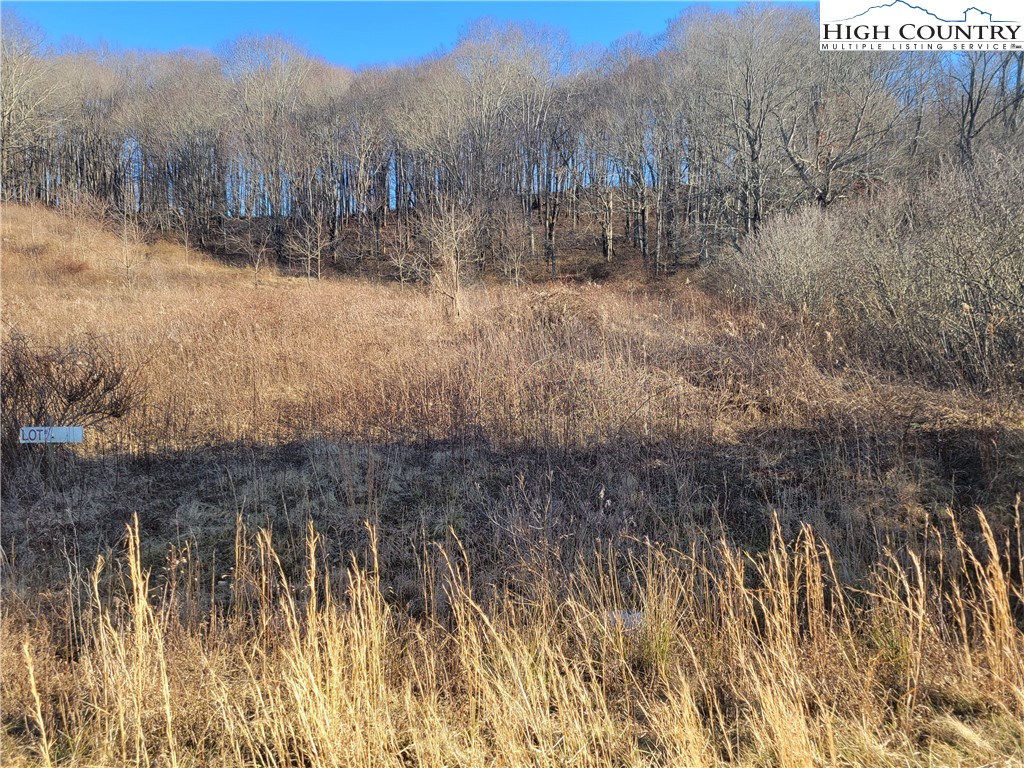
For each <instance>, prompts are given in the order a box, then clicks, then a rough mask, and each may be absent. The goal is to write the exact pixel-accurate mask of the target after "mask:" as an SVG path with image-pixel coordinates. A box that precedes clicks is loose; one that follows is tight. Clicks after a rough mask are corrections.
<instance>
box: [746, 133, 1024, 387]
mask: <svg viewBox="0 0 1024 768" xmlns="http://www.w3.org/2000/svg"><path fill="white" fill-rule="evenodd" d="M1021 189H1024V155H1022V154H1021V153H1020V152H1019V151H1014V152H1010V153H996V152H993V153H991V154H989V155H986V156H984V157H981V158H978V159H977V162H976V163H975V164H974V165H973V166H972V167H971V168H968V169H959V170H950V171H947V172H945V173H943V174H941V175H939V176H937V177H935V178H933V179H929V180H928V181H926V182H918V183H911V182H905V183H902V184H894V185H887V186H885V187H883V188H882V189H880V190H878V191H877V192H876V193H874V194H872V195H870V196H867V197H864V198H861V199H857V200H853V201H849V202H848V203H846V204H842V205H836V206H833V207H831V208H829V209H828V210H822V209H814V208H806V209H803V210H801V211H799V212H797V213H794V214H790V215H787V216H781V217H779V218H777V219H775V220H774V221H772V222H771V223H770V224H768V225H767V226H766V227H765V228H764V229H763V230H761V231H760V232H759V233H758V235H757V236H756V237H753V238H751V239H749V240H748V241H747V242H746V245H745V247H744V248H743V251H742V253H741V254H739V255H738V256H736V257H735V258H734V259H732V260H731V261H730V264H729V273H730V276H731V277H732V278H734V279H735V280H736V281H737V283H738V284H739V286H740V287H741V289H742V292H743V293H745V294H747V295H750V296H753V297H756V298H758V299H761V300H767V301H768V302H783V303H785V304H787V305H788V306H789V307H791V308H792V309H794V310H798V311H800V310H802V311H805V312H808V313H809V314H810V316H812V317H813V318H814V319H815V321H817V322H821V323H824V324H825V325H826V327H827V329H828V332H829V334H830V337H832V338H834V340H835V344H836V345H837V347H840V348H842V349H843V352H844V353H848V354H852V355H853V356H855V357H856V358H857V359H859V360H868V361H871V362H872V363H873V364H875V365H877V366H878V367H879V368H880V369H891V370H897V371H901V372H903V373H906V374H909V375H912V376H914V377H917V378H920V379H923V380H927V381H930V382H933V383H935V384H939V385H947V386H956V385H968V386H972V387H975V388H977V389H979V390H982V391H987V390H991V389H993V388H998V387H1006V386H1009V387H1013V386H1015V385H1016V386H1018V387H1019V386H1020V385H1021V384H1022V383H1024V367H1022V365H1021V360H1024V196H1022V195H1021V194H1020V190H1021Z"/></svg>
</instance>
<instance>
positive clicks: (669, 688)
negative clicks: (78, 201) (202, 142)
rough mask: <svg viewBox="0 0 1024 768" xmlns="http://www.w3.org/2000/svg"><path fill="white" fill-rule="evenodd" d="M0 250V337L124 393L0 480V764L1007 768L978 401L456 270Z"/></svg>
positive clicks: (1002, 586) (745, 312) (1014, 756)
mask: <svg viewBox="0 0 1024 768" xmlns="http://www.w3.org/2000/svg"><path fill="white" fill-rule="evenodd" d="M2 235H3V274H2V276H3V285H4V317H3V323H4V338H5V339H10V338H11V336H12V334H14V333H15V332H17V333H20V334H22V335H23V336H24V337H25V338H26V339H28V340H29V342H30V343H31V344H32V345H35V346H37V347H40V348H43V347H60V346H67V345H71V344H78V345H87V344H90V343H99V342H100V341H102V343H103V345H104V348H106V349H110V350H113V351H114V352H115V353H116V355H117V357H118V360H119V362H120V364H122V365H123V366H124V367H125V368H126V369H129V370H131V371H133V372H135V374H136V375H137V381H138V388H139V392H140V394H141V396H142V398H143V404H142V405H141V406H140V407H136V408H135V409H134V410H133V411H132V412H131V413H130V414H129V415H127V416H126V417H125V418H123V419H119V420H115V421H111V422H109V423H107V424H106V425H105V426H104V427H103V429H102V430H94V431H93V432H92V436H91V438H90V441H89V442H88V443H87V444H86V445H84V446H82V447H81V449H80V450H78V449H76V452H73V453H72V452H59V451H54V450H51V451H49V452H47V451H42V452H27V453H24V454H22V455H20V456H19V458H18V460H17V461H16V462H7V466H5V468H4V474H5V477H4V481H5V482H4V495H5V499H4V515H3V547H4V559H3V571H4V574H3V575H4V581H3V588H4V601H3V615H2V621H3V634H4V638H5V640H4V643H3V654H4V657H3V659H2V664H0V669H2V670H3V671H2V672H0V674H2V678H0V680H2V684H3V691H4V707H3V709H4V715H3V717H4V736H3V738H4V744H3V747H4V755H5V758H4V759H5V761H8V762H10V763H12V764H18V763H19V762H20V763H21V764H26V765H28V764H67V765H109V764H125V763H127V764H146V765H163V764H171V765H200V764H240V765H296V764H302V765H316V766H319V765H346V766H347V765H391V764H394V765H416V766H442V765H464V766H475V765H480V766H483V765H507V766H520V765H538V766H554V765H581V766H582V765H595V766H605V765H623V766H627V765H628V766H634V765H635V766H640V765H664V766H670V765H672V766H674V765H694V766H714V765H722V764H733V765H782V766H790V765H865V766H867V765H872V766H874V765H893V766H896V765H901V766H902V765H965V766H966V765H986V764H989V765H1012V764H1019V763H1020V761H1021V758H1022V756H1024V729H1021V727H1020V722H1021V717H1022V716H1024V672H1022V669H1024V637H1022V633H1021V614H1020V611H1021V601H1022V599H1024V596H1022V595H1021V586H1020V585H1021V573H1022V572H1024V569H1022V563H1021V542H1020V508H1019V502H1018V501H1017V495H1018V494H1020V493H1021V491H1022V490H1024V437H1022V430H1024V409H1022V407H1021V405H1020V401H1019V399H1017V398H1016V397H1015V396H1014V395H1013V393H1012V392H1009V393H1007V392H1004V393H1001V394H998V395H990V396H981V395H978V394H972V393H968V392H965V391H958V390H949V389H945V390H938V389H931V388H926V387H923V386H919V385H916V384H914V383H912V382H908V381H906V380H904V379H900V378H897V377H894V376H890V375H887V374H886V373H885V372H884V371H879V370H874V369H872V368H870V367H869V366H867V365H866V364H864V363H862V362H860V361H858V360H857V359H856V358H854V357H852V356H851V355H850V354H849V353H848V352H847V351H846V350H845V349H843V348H839V347H837V346H836V345H835V343H834V342H833V338H832V334H831V333H829V332H826V330H825V329H823V328H822V327H821V326H819V325H817V323H816V321H815V319H814V317H813V316H808V315H807V314H805V313H801V312H788V311H787V312H782V311H767V310H753V309H745V308H742V307H737V306H734V305H732V304H731V303H730V302H728V301H727V300H725V299H724V298H722V297H721V295H720V294H715V293H714V292H712V291H710V290H706V289H704V288H702V287H700V286H698V285H695V284H691V283H689V282H687V281H686V280H685V279H684V278H680V279H679V280H676V281H662V282H658V283H650V284H649V283H646V282H644V281H642V280H638V279H636V278H620V279H618V280H613V281H611V282H609V283H607V284H602V285H593V284H587V285H577V286H556V285H550V284H548V285H543V286H536V287H530V288H522V289H512V288H506V287H488V286H483V285H477V286H474V287H470V288H467V289H466V291H465V295H464V299H463V312H464V318H463V320H462V321H461V322H458V323H453V322H450V321H448V320H446V319H445V314H444V306H443V304H442V302H441V301H440V300H439V299H438V298H437V297H436V296H434V295H432V294H430V293H429V292H428V291H426V290H420V289H414V288H409V287H404V288H403V287H399V286H387V285H374V284H370V283H365V282H356V281H327V282H308V281H305V280H300V279H286V278H282V277H278V276H274V275H272V274H270V273H267V272H262V273H261V274H260V275H259V281H258V284H256V283H255V282H254V280H253V275H252V273H251V272H249V273H246V272H245V271H242V270H238V269H232V268H229V267H225V266H223V265H220V264H218V263H216V262H214V261H211V260H210V259H208V258H207V257H205V256H203V255H202V254H201V253H198V252H196V251H194V250H193V251H191V252H189V253H187V254H186V252H185V251H184V250H183V249H182V248H180V247H178V246H174V245H170V244H167V243H159V244H157V245H151V246H144V247H143V246H140V251H139V253H138V254H136V257H135V258H134V259H133V260H132V262H131V269H130V270H126V269H125V267H124V261H123V260H119V259H117V258H114V257H113V256H109V254H111V253H114V254H116V249H117V248H118V247H121V245H120V242H119V240H118V238H117V237H116V234H115V233H107V232H104V231H102V230H100V229H99V228H97V227H96V226H95V225H93V224H90V223H89V222H88V221H85V220H82V219H74V218H61V217H59V216H57V215H56V214H54V213H53V212H50V211H43V210H39V209H30V208H22V207H13V206H7V207H5V208H4V209H3V231H2ZM69 264H71V265H72V266H69ZM979 508H980V509H983V510H984V512H983V513H982V512H981V511H980V509H979ZM126 530H127V531H128V533H127V534H126ZM1014 761H1016V762H1014Z"/></svg>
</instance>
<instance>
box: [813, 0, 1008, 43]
mask: <svg viewBox="0 0 1024 768" xmlns="http://www.w3.org/2000/svg"><path fill="white" fill-rule="evenodd" d="M868 2H870V0H868ZM970 2H972V0H929V1H928V2H913V1H908V0H892V2H888V3H876V4H874V5H870V6H867V7H865V5H866V2H865V1H864V0H820V10H821V28H820V31H821V50H823V51H892V50H896V51H1015V50H1024V22H1022V20H1021V17H1022V15H1024V14H1021V12H1020V10H1019V7H1017V6H1018V4H1017V0H978V5H982V6H984V7H978V5H969V4H968V3H970Z"/></svg>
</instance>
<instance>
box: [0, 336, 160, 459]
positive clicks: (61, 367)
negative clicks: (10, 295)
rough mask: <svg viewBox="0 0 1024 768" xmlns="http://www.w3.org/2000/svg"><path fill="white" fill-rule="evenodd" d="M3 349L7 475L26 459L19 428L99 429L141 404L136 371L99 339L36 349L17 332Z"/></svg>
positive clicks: (0, 382) (0, 405) (1, 404)
mask: <svg viewBox="0 0 1024 768" xmlns="http://www.w3.org/2000/svg"><path fill="white" fill-rule="evenodd" d="M0 349H2V353H3V367H2V373H0V414H2V417H3V427H2V434H0V439H2V443H0V446H2V452H3V453H2V455H3V463H4V468H5V473H6V470H8V469H10V468H11V467H12V466H16V465H17V464H18V463H19V459H20V457H21V456H23V455H25V454H24V451H22V450H19V449H21V448H22V446H20V445H19V443H18V434H19V431H20V429H21V427H23V426H30V425H44V426H45V425H53V424H65V425H74V426H82V427H97V426H100V425H102V424H103V423H104V422H106V421H108V420H110V419H119V418H122V417H124V416H127V415H128V414H129V413H130V412H131V411H132V410H133V409H134V408H135V407H136V406H137V405H139V403H140V402H141V400H142V391H141V388H140V385H139V379H138V375H137V374H138V372H137V371H136V369H135V368H134V367H132V366H130V365H129V364H127V363H126V362H125V361H124V359H123V357H122V356H121V355H120V354H118V353H117V352H116V351H115V350H114V349H112V348H111V347H109V346H107V345H106V344H105V343H104V342H103V341H101V340H100V339H97V338H93V337H87V338H83V339H82V340H80V341H78V342H75V343H71V344H67V345H63V346H53V347H47V346H34V345H33V344H32V343H31V342H30V341H29V339H28V338H27V337H26V336H24V335H23V334H21V333H20V332H18V331H15V332H13V333H12V334H11V336H10V338H8V339H7V340H5V341H4V342H3V344H2V347H0Z"/></svg>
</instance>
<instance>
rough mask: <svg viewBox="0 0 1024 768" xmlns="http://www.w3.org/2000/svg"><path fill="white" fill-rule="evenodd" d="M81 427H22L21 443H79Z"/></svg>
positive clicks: (81, 438)
mask: <svg viewBox="0 0 1024 768" xmlns="http://www.w3.org/2000/svg"><path fill="white" fill-rule="evenodd" d="M83 432H84V430H83V429H82V427H22V428H21V442H23V443H80V442H82V440H83Z"/></svg>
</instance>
